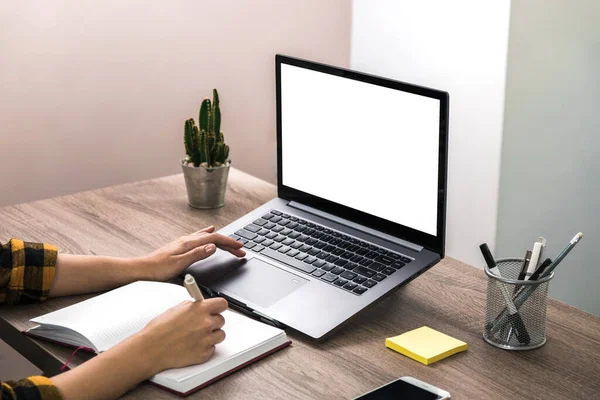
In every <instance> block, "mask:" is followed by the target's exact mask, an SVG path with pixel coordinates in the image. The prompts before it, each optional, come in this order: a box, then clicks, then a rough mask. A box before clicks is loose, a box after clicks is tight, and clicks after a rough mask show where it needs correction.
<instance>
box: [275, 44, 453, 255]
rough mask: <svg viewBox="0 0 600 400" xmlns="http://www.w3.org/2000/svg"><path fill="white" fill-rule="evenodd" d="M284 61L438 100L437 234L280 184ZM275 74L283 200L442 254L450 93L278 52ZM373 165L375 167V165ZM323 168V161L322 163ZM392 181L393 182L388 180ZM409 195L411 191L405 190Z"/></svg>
mask: <svg viewBox="0 0 600 400" xmlns="http://www.w3.org/2000/svg"><path fill="white" fill-rule="evenodd" d="M282 64H287V65H292V66H296V67H300V68H305V69H309V70H313V71H317V72H322V73H325V74H330V75H335V76H340V77H343V78H347V79H352V80H356V81H360V82H366V83H371V84H375V85H378V86H383V87H387V88H391V89H395V90H402V91H404V92H408V93H414V94H417V95H421V96H426V97H430V98H433V99H437V100H439V101H440V115H439V120H440V123H439V157H438V199H437V229H436V235H431V234H428V233H425V232H421V231H418V230H416V229H413V228H410V227H408V226H405V225H402V224H398V223H395V222H392V221H389V220H386V219H383V218H380V217H377V216H375V215H371V214H368V213H365V212H362V211H358V210H356V209H353V208H350V207H347V206H345V205H343V204H339V203H336V202H333V201H330V200H327V199H324V198H321V197H318V196H315V195H312V194H310V193H307V192H303V191H300V190H298V189H294V188H292V187H289V186H285V185H284V184H283V169H282V159H281V156H282V142H281V139H282V124H281V112H282V110H281V65H282ZM275 74H276V102H277V195H278V196H279V197H281V198H283V199H286V200H290V201H296V202H298V203H302V204H305V205H307V206H310V207H313V208H317V209H319V210H321V211H324V212H327V213H329V214H332V215H335V216H337V217H340V218H344V219H347V220H349V221H352V222H354V223H357V224H360V225H363V226H367V227H369V228H372V229H376V230H378V231H380V232H383V233H386V234H388V235H391V236H394V237H397V238H400V239H403V240H406V241H409V242H411V243H414V244H417V245H420V246H423V247H425V248H427V249H429V250H432V251H434V252H436V253H438V254H440V257H441V258H443V257H444V253H445V232H446V191H447V189H446V181H447V170H448V108H449V95H448V93H447V92H444V91H440V90H435V89H430V88H426V87H422V86H417V85H412V84H409V83H405V82H400V81H396V80H392V79H387V78H382V77H378V76H374V75H369V74H365V73H361V72H357V71H351V70H348V69H343V68H338V67H333V66H330V65H325V64H320V63H315V62H312V61H307V60H301V59H298V58H293V57H288V56H284V55H281V54H277V55H276V56H275ZM374 167H375V166H374ZM324 168H325V164H324ZM390 184H393V182H390ZM398 192H399V193H402V188H401V187H398ZM405 193H406V194H407V195H408V194H409V193H410V191H409V190H408V189H407V190H406V191H405Z"/></svg>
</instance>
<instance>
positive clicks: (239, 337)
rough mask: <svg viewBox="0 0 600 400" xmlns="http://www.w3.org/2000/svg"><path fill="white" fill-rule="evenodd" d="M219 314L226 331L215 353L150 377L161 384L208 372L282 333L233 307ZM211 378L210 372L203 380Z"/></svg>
mask: <svg viewBox="0 0 600 400" xmlns="http://www.w3.org/2000/svg"><path fill="white" fill-rule="evenodd" d="M223 317H225V326H224V327H223V330H224V331H225V335H226V336H225V341H223V343H220V344H218V345H217V346H216V349H215V353H214V354H213V356H212V357H211V358H210V359H209V360H208V361H207V362H205V363H203V364H198V365H192V366H189V367H184V368H174V369H168V370H166V371H163V372H160V373H159V374H157V375H155V376H154V377H153V378H151V379H150V380H151V381H155V382H156V383H159V384H165V383H167V382H168V381H171V384H172V383H173V382H178V383H179V382H183V381H185V380H187V379H190V378H193V377H195V376H198V375H203V374H206V373H210V372H211V371H210V370H211V369H215V367H217V366H219V365H221V364H224V363H227V362H228V361H229V360H231V359H233V358H234V357H236V356H239V355H240V354H242V353H245V352H249V351H252V350H254V349H256V348H257V347H259V346H260V345H261V344H264V343H265V342H267V341H269V340H270V339H273V338H275V337H276V336H279V335H285V333H284V331H283V330H281V329H278V328H275V327H273V326H271V325H267V324H264V323H262V322H258V321H255V320H253V319H251V318H249V317H246V316H243V315H240V314H238V313H236V312H233V311H229V310H227V311H225V312H224V313H223ZM235 366H237V365H231V366H228V367H227V368H225V369H224V371H228V370H230V369H232V368H234V367H235ZM217 375H219V374H217ZM215 376H216V375H215ZM212 378H213V376H211V377H209V378H208V379H206V380H210V379H212ZM192 386H194V385H192Z"/></svg>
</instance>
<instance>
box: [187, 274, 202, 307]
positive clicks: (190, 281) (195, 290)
mask: <svg viewBox="0 0 600 400" xmlns="http://www.w3.org/2000/svg"><path fill="white" fill-rule="evenodd" d="M183 286H185V288H186V289H187V291H188V293H189V294H190V296H192V297H193V298H194V300H195V301H202V300H204V296H202V292H201V291H200V288H199V287H198V284H197V283H196V280H195V279H194V277H193V276H192V275H190V274H186V275H185V279H184V280H183Z"/></svg>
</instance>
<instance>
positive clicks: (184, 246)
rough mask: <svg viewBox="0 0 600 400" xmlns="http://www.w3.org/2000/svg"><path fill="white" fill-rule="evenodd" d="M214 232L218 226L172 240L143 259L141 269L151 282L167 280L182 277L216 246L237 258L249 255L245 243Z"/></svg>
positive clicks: (211, 252) (209, 254) (214, 249)
mask: <svg viewBox="0 0 600 400" xmlns="http://www.w3.org/2000/svg"><path fill="white" fill-rule="evenodd" d="M214 231H215V227H214V226H209V227H208V228H204V229H202V230H200V231H198V232H195V233H192V234H191V235H187V236H182V237H180V238H179V239H176V240H174V241H172V242H171V243H169V244H167V245H165V246H163V247H161V248H160V249H158V250H155V251H153V252H152V253H150V254H148V255H147V256H145V257H142V259H141V261H142V264H143V266H142V268H144V269H145V271H146V272H147V273H148V274H149V277H150V278H151V279H154V280H157V281H166V280H169V279H171V278H174V277H176V276H177V275H179V274H181V273H182V272H183V271H184V270H185V269H186V268H187V267H189V266H190V265H191V264H193V263H195V262H196V261H199V260H203V259H205V258H207V257H210V256H211V255H212V254H214V252H215V251H216V248H217V247H218V248H220V249H221V250H225V251H228V252H230V253H231V254H233V255H234V256H237V257H244V256H245V255H246V252H245V251H244V250H242V246H243V244H242V243H240V242H238V241H236V240H234V239H232V238H230V237H228V236H224V235H221V234H220V233H214Z"/></svg>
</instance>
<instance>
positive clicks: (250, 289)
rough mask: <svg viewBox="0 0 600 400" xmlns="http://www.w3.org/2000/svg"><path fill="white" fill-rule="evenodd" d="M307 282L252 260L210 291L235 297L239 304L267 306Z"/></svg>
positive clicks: (221, 280) (224, 278)
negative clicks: (242, 302) (247, 303)
mask: <svg viewBox="0 0 600 400" xmlns="http://www.w3.org/2000/svg"><path fill="white" fill-rule="evenodd" d="M307 282H308V279H304V278H301V277H300V276H298V275H295V274H292V273H290V272H287V271H284V270H282V269H280V268H278V267H276V266H274V265H271V264H269V263H266V262H264V261H262V260H259V259H258V258H252V259H250V260H247V261H246V263H244V264H243V265H241V266H240V267H239V268H236V269H235V270H234V271H232V272H230V273H228V274H227V275H225V276H223V277H222V278H220V279H219V280H217V281H216V282H214V284H213V288H214V289H216V290H218V291H224V292H225V294H229V293H231V294H235V295H236V297H237V298H238V299H240V300H242V301H243V300H246V301H248V302H252V303H254V304H258V305H259V306H261V307H269V306H271V305H273V304H275V303H277V302H278V301H279V300H281V299H282V298H284V297H285V296H287V295H288V294H290V293H292V292H293V291H294V290H296V289H298V288H300V287H301V286H302V285H304V284H305V283H307Z"/></svg>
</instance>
